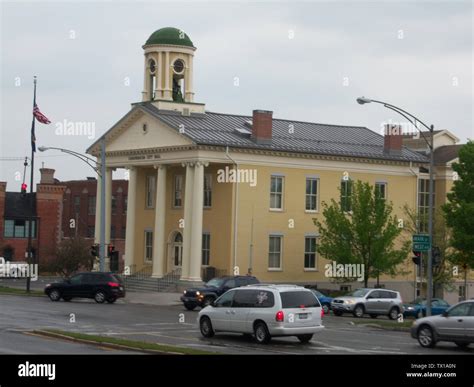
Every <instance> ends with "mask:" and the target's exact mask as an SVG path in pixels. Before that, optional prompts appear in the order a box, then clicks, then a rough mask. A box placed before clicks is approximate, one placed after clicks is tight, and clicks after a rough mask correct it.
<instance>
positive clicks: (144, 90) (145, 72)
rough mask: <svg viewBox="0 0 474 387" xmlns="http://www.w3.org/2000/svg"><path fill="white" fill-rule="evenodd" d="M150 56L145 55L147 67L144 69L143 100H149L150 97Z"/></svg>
mask: <svg viewBox="0 0 474 387" xmlns="http://www.w3.org/2000/svg"><path fill="white" fill-rule="evenodd" d="M147 61H148V58H147V56H146V55H145V68H144V69H143V91H142V101H148V100H150V98H149V97H148V90H149V89H148V85H147V84H148V79H149V77H148V75H149V74H148V63H147Z"/></svg>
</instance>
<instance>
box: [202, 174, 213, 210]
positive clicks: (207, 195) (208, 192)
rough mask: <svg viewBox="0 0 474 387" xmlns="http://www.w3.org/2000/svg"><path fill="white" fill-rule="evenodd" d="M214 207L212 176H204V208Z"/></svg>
mask: <svg viewBox="0 0 474 387" xmlns="http://www.w3.org/2000/svg"><path fill="white" fill-rule="evenodd" d="M211 206H212V175H211V174H206V175H204V207H211Z"/></svg>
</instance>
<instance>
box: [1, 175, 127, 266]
mask: <svg viewBox="0 0 474 387" xmlns="http://www.w3.org/2000/svg"><path fill="white" fill-rule="evenodd" d="M54 172H55V171H54V169H48V168H41V169H40V173H41V180H40V183H39V184H37V186H36V192H35V193H33V208H30V196H29V195H30V194H29V193H27V194H22V193H21V192H8V191H7V183H6V182H0V256H2V257H4V258H5V259H7V260H12V261H25V260H26V258H25V254H26V250H27V245H28V225H29V219H30V216H31V215H32V216H33V225H32V229H33V230H32V235H33V240H32V245H33V249H34V254H36V255H37V257H38V259H39V263H40V270H41V264H42V263H45V262H47V261H48V259H50V258H51V257H53V256H54V254H55V251H56V247H57V245H58V243H59V242H60V241H61V239H62V238H69V237H72V236H75V235H80V236H82V237H84V238H88V239H90V244H91V245H92V244H94V231H95V230H94V225H95V205H96V190H97V181H96V179H95V178H88V179H87V180H74V181H65V182H61V181H59V180H57V179H55V178H54ZM112 189H113V192H112V195H113V197H112V224H111V244H113V245H114V246H115V250H117V251H119V257H120V258H121V257H122V255H123V252H124V247H125V225H126V209H127V190H128V182H127V181H126V180H114V181H113V182H112Z"/></svg>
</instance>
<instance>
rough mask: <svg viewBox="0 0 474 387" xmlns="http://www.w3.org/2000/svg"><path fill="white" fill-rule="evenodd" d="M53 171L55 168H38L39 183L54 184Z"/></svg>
mask: <svg viewBox="0 0 474 387" xmlns="http://www.w3.org/2000/svg"><path fill="white" fill-rule="evenodd" d="M54 172H55V170H54V169H51V168H40V173H41V180H40V184H54Z"/></svg>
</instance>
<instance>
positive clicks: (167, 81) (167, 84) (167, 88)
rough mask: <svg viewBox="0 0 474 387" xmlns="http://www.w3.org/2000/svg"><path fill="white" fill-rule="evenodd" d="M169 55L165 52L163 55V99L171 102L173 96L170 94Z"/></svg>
mask: <svg viewBox="0 0 474 387" xmlns="http://www.w3.org/2000/svg"><path fill="white" fill-rule="evenodd" d="M170 66H171V63H170V53H169V51H166V53H165V95H164V99H168V100H172V99H173V96H172V94H171V91H172V89H171V87H170Z"/></svg>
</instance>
